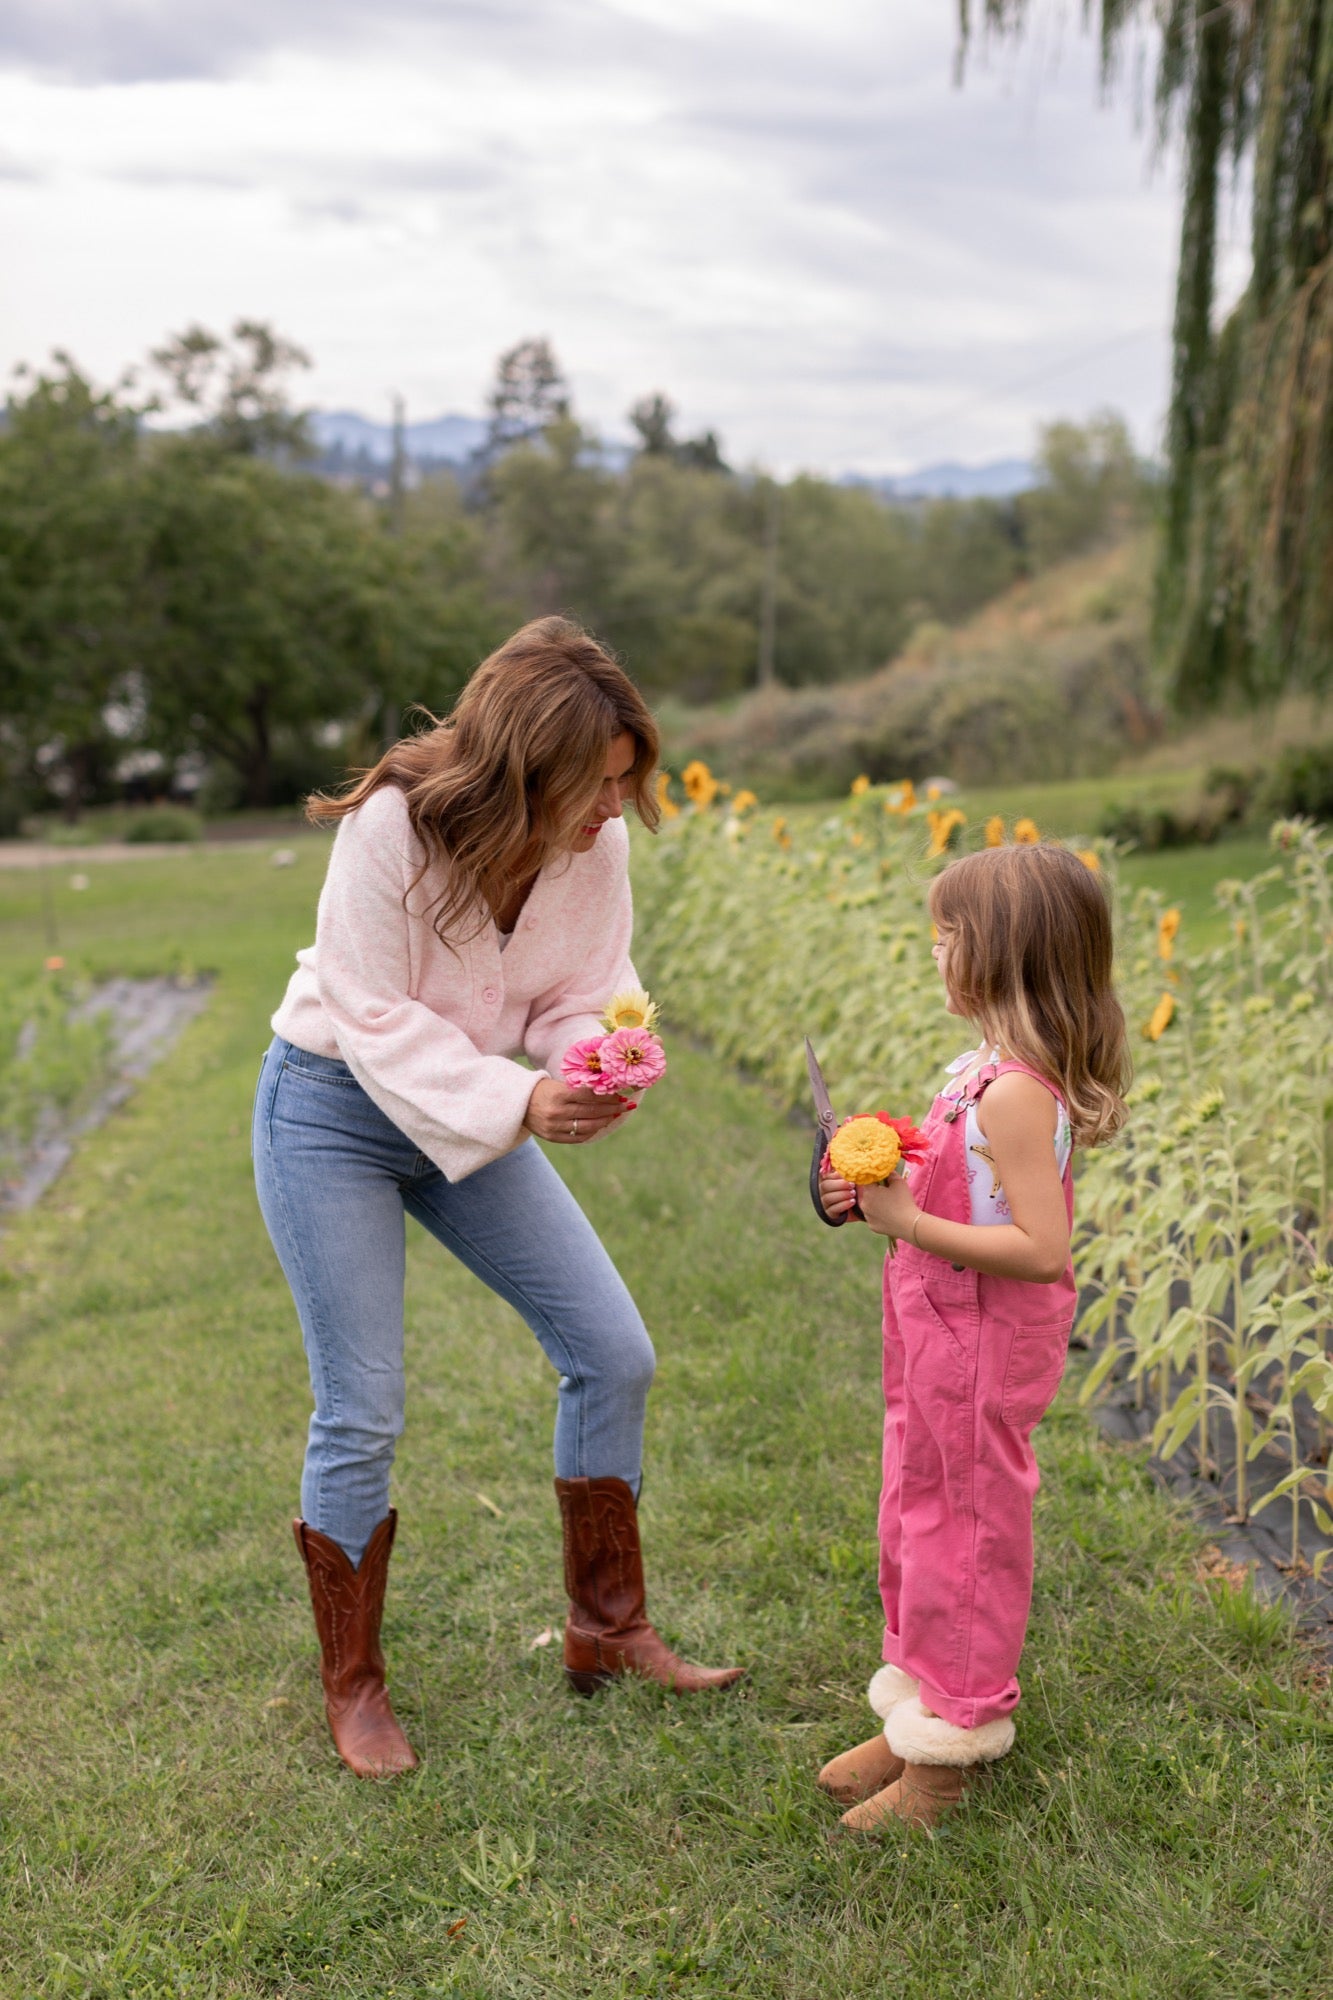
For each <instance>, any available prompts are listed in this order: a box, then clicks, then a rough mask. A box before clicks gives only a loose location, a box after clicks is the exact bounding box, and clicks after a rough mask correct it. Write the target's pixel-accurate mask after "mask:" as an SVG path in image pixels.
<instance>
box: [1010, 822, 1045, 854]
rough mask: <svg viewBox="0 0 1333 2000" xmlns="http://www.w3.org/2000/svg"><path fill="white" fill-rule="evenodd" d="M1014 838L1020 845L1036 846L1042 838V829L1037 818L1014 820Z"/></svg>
mask: <svg viewBox="0 0 1333 2000" xmlns="http://www.w3.org/2000/svg"><path fill="white" fill-rule="evenodd" d="M1014 839H1015V840H1016V841H1017V842H1018V844H1019V846H1020V847H1035V846H1036V845H1037V842H1038V841H1039V840H1040V839H1041V829H1040V828H1039V827H1038V825H1037V822H1036V820H1035V819H1016V820H1015V821H1014Z"/></svg>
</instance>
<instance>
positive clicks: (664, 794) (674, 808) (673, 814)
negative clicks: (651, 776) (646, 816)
mask: <svg viewBox="0 0 1333 2000" xmlns="http://www.w3.org/2000/svg"><path fill="white" fill-rule="evenodd" d="M657 803H658V805H659V806H660V807H661V809H662V817H663V819H679V818H680V807H679V806H678V805H677V804H676V801H675V800H674V799H673V798H672V796H671V773H670V772H669V771H659V772H658V774H657Z"/></svg>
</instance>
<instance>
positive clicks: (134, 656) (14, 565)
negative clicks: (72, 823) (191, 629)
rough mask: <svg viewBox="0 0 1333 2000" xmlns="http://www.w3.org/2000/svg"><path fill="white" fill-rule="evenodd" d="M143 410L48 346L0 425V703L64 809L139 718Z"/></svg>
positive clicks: (101, 778)
mask: <svg viewBox="0 0 1333 2000" xmlns="http://www.w3.org/2000/svg"><path fill="white" fill-rule="evenodd" d="M140 415H141V411H140V410H139V409H137V408H136V407H135V406H133V405H132V404H131V403H129V402H128V401H127V400H126V397H125V394H124V391H123V389H122V390H120V391H114V390H112V391H98V390H96V389H94V387H93V386H92V384H91V383H90V382H89V381H88V379H87V378H86V377H85V376H84V375H82V374H81V373H80V372H79V370H78V369H77V368H76V367H75V365H74V363H73V362H72V361H71V360H70V358H69V357H68V355H65V354H57V355H56V356H55V357H54V368H53V370H52V372H50V373H48V374H43V375H38V376H36V377H33V378H31V381H30V386H28V387H27V389H26V393H20V394H18V395H15V396H13V397H11V399H10V402H9V406H8V421H7V424H6V426H5V429H4V431H3V433H2V434H0V709H2V710H3V712H4V714H5V716H6V718H7V720H8V724H9V729H10V731H11V736H12V739H16V740H17V747H18V750H19V753H20V755H21V757H22V759H23V760H24V761H25V762H26V763H27V765H28V767H29V769H30V770H31V769H36V768H38V767H40V768H41V770H42V772H43V775H44V778H45V780H46V782H47V783H49V784H50V785H51V786H52V788H53V789H54V790H55V791H56V792H57V794H58V795H59V796H60V797H61V798H62V801H63V804H64V808H65V811H66V813H67V814H68V815H69V816H70V817H71V818H74V817H77V815H78V812H79V810H80V807H81V806H82V805H84V804H85V803H87V802H88V801H89V800H90V799H92V798H93V797H94V796H95V795H96V793H97V791H98V789H99V787H100V786H101V785H102V784H104V783H105V781H106V777H107V773H108V771H109V769H110V767H111V766H112V765H113V764H114V762H115V760H116V759H117V757H118V756H119V755H121V754H123V752H124V751H125V749H126V748H127V747H128V738H129V737H130V735H131V733H132V732H133V730H134V728H135V725H136V724H137V722H138V720H139V710H140V708H141V698H140V686H139V671H140V667H141V662H142V655H143V646H144V640H145V632H144V627H143V618H142V611H143V605H142V597H141V591H140V582H141V577H142V566H143V558H144V542H145V531H144V521H143V510H142V505H141V494H140V491H139V484H138V426H139V419H140Z"/></svg>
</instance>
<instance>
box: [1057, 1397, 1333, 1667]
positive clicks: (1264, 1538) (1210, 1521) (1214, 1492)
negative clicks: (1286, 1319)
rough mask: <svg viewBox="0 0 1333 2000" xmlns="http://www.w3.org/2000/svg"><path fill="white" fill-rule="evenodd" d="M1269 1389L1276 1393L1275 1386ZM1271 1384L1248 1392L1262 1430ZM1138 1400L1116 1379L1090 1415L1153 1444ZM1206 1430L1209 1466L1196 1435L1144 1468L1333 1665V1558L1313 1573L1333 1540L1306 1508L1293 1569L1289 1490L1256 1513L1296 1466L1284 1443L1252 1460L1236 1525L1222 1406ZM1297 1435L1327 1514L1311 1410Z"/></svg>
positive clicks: (1146, 1412) (1332, 1487)
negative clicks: (1245, 1510) (1202, 1462)
mask: <svg viewBox="0 0 1333 2000" xmlns="http://www.w3.org/2000/svg"><path fill="white" fill-rule="evenodd" d="M1074 1365H1075V1366H1077V1363H1076V1362H1075V1363H1074ZM1214 1380H1215V1381H1216V1382H1217V1384H1218V1386H1219V1387H1222V1388H1225V1387H1227V1386H1228V1385H1227V1383H1226V1378H1225V1377H1224V1376H1222V1375H1220V1374H1215V1375H1214ZM1183 1386H1184V1381H1183V1378H1181V1379H1180V1380H1173V1381H1172V1383H1171V1385H1170V1393H1171V1395H1172V1396H1173V1397H1174V1396H1175V1395H1176V1394H1177V1393H1178V1392H1179V1390H1180V1389H1181V1388H1183ZM1267 1386H1268V1387H1269V1389H1270V1390H1271V1388H1272V1387H1273V1385H1267ZM1265 1388H1266V1385H1265V1382H1264V1381H1263V1379H1262V1378H1259V1379H1257V1380H1256V1382H1255V1384H1254V1386H1253V1388H1252V1389H1251V1391H1250V1396H1251V1416H1252V1424H1253V1429H1254V1432H1255V1434H1256V1435H1257V1433H1258V1432H1259V1431H1260V1430H1261V1429H1262V1428H1263V1423H1264V1417H1265V1414H1266V1407H1265ZM1138 1397H1139V1389H1138V1385H1137V1384H1136V1383H1134V1382H1130V1381H1127V1380H1125V1379H1124V1378H1123V1377H1121V1378H1120V1379H1117V1378H1116V1377H1114V1376H1113V1377H1112V1378H1111V1380H1110V1381H1109V1382H1108V1383H1106V1385H1105V1386H1104V1387H1103V1388H1102V1389H1101V1390H1100V1391H1099V1392H1098V1394H1097V1396H1096V1398H1095V1400H1094V1401H1093V1403H1092V1405H1091V1410H1090V1414H1091V1415H1092V1417H1093V1419H1094V1421H1095V1422H1096V1423H1097V1424H1098V1425H1099V1427H1100V1428H1101V1430H1102V1432H1103V1433H1104V1434H1105V1435H1106V1436H1107V1437H1110V1438H1114V1439H1116V1440H1117V1441H1118V1442H1120V1443H1123V1444H1135V1445H1148V1446H1149V1447H1151V1443H1152V1434H1153V1426H1154V1424H1155V1423H1156V1421H1157V1406H1156V1404H1155V1401H1154V1400H1153V1398H1151V1397H1149V1398H1148V1400H1147V1402H1146V1403H1145V1405H1144V1407H1142V1408H1140V1407H1139V1406H1138ZM1208 1430H1209V1455H1210V1459H1211V1461H1212V1462H1211V1464H1210V1466H1209V1468H1208V1469H1207V1471H1206V1472H1205V1471H1201V1469H1200V1466H1199V1457H1198V1445H1197V1440H1196V1439H1195V1438H1193V1437H1191V1438H1190V1439H1188V1440H1187V1441H1186V1442H1185V1444H1184V1445H1182V1447H1181V1449H1180V1450H1179V1451H1177V1452H1176V1453H1175V1454H1174V1455H1173V1456H1172V1457H1171V1458H1168V1459H1163V1458H1159V1457H1158V1456H1157V1455H1156V1454H1155V1453H1152V1452H1151V1451H1150V1455H1149V1458H1148V1468H1149V1470H1150V1472H1151V1473H1152V1476H1153V1478H1154V1479H1156V1480H1157V1482H1158V1483H1159V1485H1161V1486H1163V1487H1165V1488H1166V1489H1167V1491H1168V1492H1170V1493H1173V1494H1175V1495H1176V1496H1177V1497H1178V1498H1180V1499H1182V1500H1184V1501H1186V1502H1187V1503H1188V1505H1189V1507H1190V1509H1191V1511H1192V1512H1193V1513H1194V1515H1195V1516H1196V1518H1197V1519H1198V1521H1199V1522H1200V1524H1201V1526H1203V1527H1204V1528H1205V1529H1206V1531H1207V1533H1208V1535H1209V1539H1210V1540H1211V1541H1213V1542H1214V1543H1215V1544H1216V1546H1217V1548H1218V1550H1219V1552H1220V1554H1221V1555H1222V1557H1223V1558H1224V1560H1225V1562H1226V1563H1227V1564H1228V1565H1232V1566H1234V1567H1235V1568H1237V1569H1246V1570H1249V1572H1250V1573H1251V1576H1252V1577H1253V1582H1254V1589H1255V1593H1256V1595H1257V1596H1259V1597H1260V1598H1262V1599H1264V1600H1265V1601H1266V1602H1269V1603H1277V1602H1282V1603H1285V1604H1286V1605H1287V1606H1288V1607H1289V1609H1290V1610H1291V1612H1292V1615H1293V1617H1294V1618H1295V1621H1296V1625H1297V1629H1298V1630H1299V1631H1300V1633H1301V1634H1302V1636H1303V1637H1304V1638H1305V1639H1307V1640H1308V1641H1309V1642H1310V1643H1311V1644H1312V1645H1314V1646H1316V1647H1318V1648H1319V1649H1320V1650H1321V1651H1322V1653H1323V1654H1324V1656H1325V1657H1326V1658H1327V1659H1329V1660H1330V1661H1333V1555H1330V1557H1329V1560H1328V1562H1327V1563H1326V1564H1325V1566H1324V1572H1323V1575H1322V1577H1320V1578H1319V1580H1318V1581H1316V1579H1315V1575H1314V1564H1315V1561H1316V1558H1317V1557H1318V1556H1319V1555H1320V1554H1322V1553H1324V1552H1325V1551H1330V1550H1333V1538H1330V1537H1329V1536H1328V1535H1325V1534H1321V1533H1320V1530H1319V1528H1318V1525H1317V1524H1316V1522H1315V1519H1314V1516H1313V1514H1312V1512H1311V1510H1310V1507H1309V1506H1308V1505H1305V1504H1303V1505H1302V1506H1301V1508H1300V1511H1299V1516H1298V1530H1299V1537H1298V1549H1299V1555H1298V1558H1297V1561H1296V1563H1295V1564H1294V1565H1293V1563H1292V1502H1291V1496H1290V1495H1288V1494H1284V1495H1283V1496H1282V1498H1281V1499H1279V1500H1274V1501H1271V1502H1270V1503H1269V1505H1268V1506H1267V1507H1266V1508H1264V1510H1263V1512H1262V1513H1260V1514H1258V1515H1256V1514H1255V1513H1254V1511H1253V1510H1254V1508H1255V1506H1256V1505H1257V1504H1258V1503H1259V1501H1260V1500H1262V1498H1263V1496H1264V1495H1265V1494H1266V1493H1271V1492H1272V1490H1273V1488H1274V1487H1275V1486H1276V1485H1277V1484H1278V1483H1279V1482H1280V1481H1281V1480H1282V1479H1283V1478H1285V1476H1286V1474H1287V1473H1288V1471H1289V1470H1290V1469H1291V1459H1290V1455H1289V1454H1290V1447H1289V1444H1288V1443H1287V1440H1286V1439H1285V1438H1283V1439H1282V1440H1280V1441H1278V1442H1274V1443H1272V1444H1268V1445H1265V1447H1264V1449H1263V1450H1262V1451H1261V1452H1259V1453H1258V1455H1257V1456H1256V1457H1254V1458H1253V1459H1251V1460H1250V1462H1249V1465H1248V1468H1247V1470H1248V1485H1249V1514H1248V1518H1247V1519H1246V1520H1244V1521H1238V1520H1237V1519H1236V1455H1235V1443H1234V1433H1233V1431H1232V1426H1231V1423H1230V1421H1229V1419H1228V1418H1227V1416H1226V1413H1225V1412H1224V1411H1221V1410H1214V1411H1212V1412H1211V1413H1210V1416H1209V1423H1208ZM1297 1439H1298V1444H1299V1447H1300V1455H1301V1460H1302V1462H1303V1463H1304V1464H1305V1465H1307V1466H1311V1467H1312V1468H1313V1470H1312V1473H1311V1476H1310V1478H1309V1479H1308V1480H1307V1481H1306V1482H1305V1489H1304V1490H1305V1492H1306V1494H1307V1496H1308V1497H1310V1498H1313V1499H1314V1500H1316V1501H1317V1502H1318V1504H1319V1505H1321V1506H1322V1507H1323V1508H1324V1509H1325V1510H1326V1511H1328V1512H1333V1464H1330V1463H1328V1461H1327V1460H1325V1461H1324V1463H1322V1464H1320V1463H1319V1462H1318V1461H1319V1457H1320V1440H1319V1434H1318V1423H1317V1419H1316V1417H1315V1415H1314V1412H1313V1411H1312V1410H1309V1409H1302V1410H1301V1411H1300V1412H1299V1415H1298V1419H1297Z"/></svg>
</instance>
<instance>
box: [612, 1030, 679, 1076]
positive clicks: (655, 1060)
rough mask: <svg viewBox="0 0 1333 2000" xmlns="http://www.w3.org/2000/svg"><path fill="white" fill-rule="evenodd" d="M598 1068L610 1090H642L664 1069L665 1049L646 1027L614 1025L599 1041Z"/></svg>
mask: <svg viewBox="0 0 1333 2000" xmlns="http://www.w3.org/2000/svg"><path fill="white" fill-rule="evenodd" d="M601 1061H602V1070H603V1073H604V1074H605V1076H606V1077H607V1078H608V1079H609V1082H608V1084H607V1086H606V1087H607V1088H608V1089H610V1090H646V1089H647V1088H648V1085H649V1084H650V1083H656V1082H657V1079H658V1078H659V1077H660V1076H661V1075H662V1074H663V1073H664V1071H665V1069H666V1050H665V1049H664V1048H663V1047H662V1044H661V1043H660V1042H659V1041H658V1039H657V1037H656V1035H654V1034H651V1033H650V1032H649V1031H648V1029H647V1028H617V1029H616V1032H615V1033H614V1035H608V1036H607V1038H606V1040H605V1041H604V1042H603V1043H602V1049H601Z"/></svg>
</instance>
